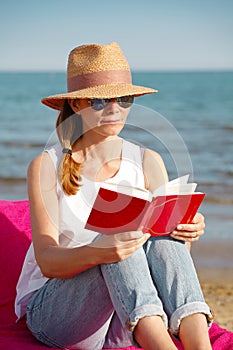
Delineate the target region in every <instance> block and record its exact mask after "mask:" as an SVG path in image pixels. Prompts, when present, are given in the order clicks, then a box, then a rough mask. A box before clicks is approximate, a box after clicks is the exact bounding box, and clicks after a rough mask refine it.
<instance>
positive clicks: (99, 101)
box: [88, 96, 134, 111]
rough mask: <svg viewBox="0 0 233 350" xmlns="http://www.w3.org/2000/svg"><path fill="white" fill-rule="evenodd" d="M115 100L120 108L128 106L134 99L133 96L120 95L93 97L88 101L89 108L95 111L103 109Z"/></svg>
mask: <svg viewBox="0 0 233 350" xmlns="http://www.w3.org/2000/svg"><path fill="white" fill-rule="evenodd" d="M111 101H112V102H114V101H115V102H117V103H118V104H119V106H120V107H122V108H129V107H130V106H131V105H132V104H133V101H134V96H121V97H115V98H93V99H91V100H89V101H88V103H89V104H90V105H91V108H92V109H94V110H95V111H101V110H102V109H104V108H105V107H106V106H107V105H108V104H109V103H110V102H111Z"/></svg>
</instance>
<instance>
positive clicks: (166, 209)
mask: <svg viewBox="0 0 233 350" xmlns="http://www.w3.org/2000/svg"><path fill="white" fill-rule="evenodd" d="M117 189H118V187H117ZM132 193H133V192H132ZM204 196H205V195H204V194H203V193H190V194H176V195H161V196H157V197H155V198H152V201H150V200H147V199H145V198H138V197H135V196H133V195H131V194H124V193H121V192H117V191H113V190H109V189H106V188H102V187H101V188H100V190H99V192H98V194H97V197H96V200H95V202H94V205H93V207H92V210H91V213H90V215H89V218H88V220H87V223H86V226H85V228H86V229H89V230H92V231H96V232H99V233H103V234H114V233H119V232H126V231H137V230H142V231H143V232H149V233H150V234H151V235H167V234H169V233H171V232H172V231H173V230H174V229H175V228H176V226H177V225H178V224H179V223H189V222H191V221H192V219H193V217H194V215H195V214H196V212H197V210H198V208H199V206H200V204H201V202H202V201H203V199H204Z"/></svg>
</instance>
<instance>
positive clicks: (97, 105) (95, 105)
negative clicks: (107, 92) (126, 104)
mask: <svg viewBox="0 0 233 350" xmlns="http://www.w3.org/2000/svg"><path fill="white" fill-rule="evenodd" d="M108 102H109V101H107V100H105V99H102V98H94V99H92V100H90V104H91V107H92V109H94V110H95V111H101V110H102V109H104V108H105V107H106V105H107V104H108Z"/></svg>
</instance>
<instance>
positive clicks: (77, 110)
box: [69, 99, 80, 114]
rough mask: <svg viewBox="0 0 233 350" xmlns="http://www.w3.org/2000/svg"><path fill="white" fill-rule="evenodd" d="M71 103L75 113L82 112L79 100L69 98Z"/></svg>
mask: <svg viewBox="0 0 233 350" xmlns="http://www.w3.org/2000/svg"><path fill="white" fill-rule="evenodd" d="M69 105H70V107H71V108H72V109H73V111H74V112H75V113H77V114H78V113H79V112H80V107H79V104H78V100H73V99H70V100H69Z"/></svg>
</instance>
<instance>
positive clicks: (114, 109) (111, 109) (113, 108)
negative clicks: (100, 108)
mask: <svg viewBox="0 0 233 350" xmlns="http://www.w3.org/2000/svg"><path fill="white" fill-rule="evenodd" d="M107 111H108V113H109V114H115V113H118V112H119V104H118V103H117V101H116V99H115V98H111V101H110V102H109V104H108V105H107Z"/></svg>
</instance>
